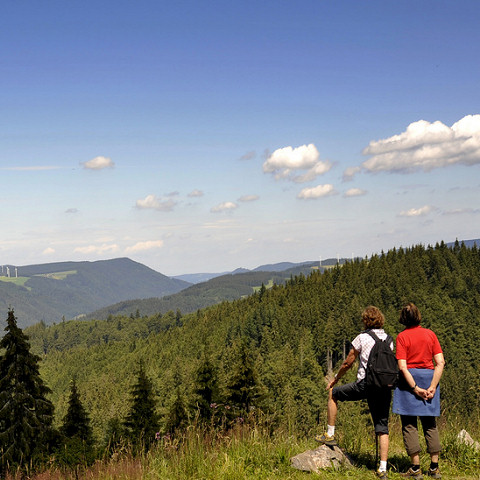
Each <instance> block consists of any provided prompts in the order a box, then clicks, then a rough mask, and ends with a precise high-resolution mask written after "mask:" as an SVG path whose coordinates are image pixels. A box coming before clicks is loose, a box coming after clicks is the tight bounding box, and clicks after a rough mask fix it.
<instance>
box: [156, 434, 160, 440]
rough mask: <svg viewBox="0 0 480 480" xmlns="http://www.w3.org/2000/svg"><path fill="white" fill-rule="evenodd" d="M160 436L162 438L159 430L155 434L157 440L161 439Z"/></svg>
mask: <svg viewBox="0 0 480 480" xmlns="http://www.w3.org/2000/svg"><path fill="white" fill-rule="evenodd" d="M160 438H161V435H160V432H157V433H156V434H155V440H160Z"/></svg>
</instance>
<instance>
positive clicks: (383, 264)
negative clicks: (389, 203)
mask: <svg viewBox="0 0 480 480" xmlns="http://www.w3.org/2000/svg"><path fill="white" fill-rule="evenodd" d="M407 302H414V303H415V304H416V305H417V306H418V307H419V309H420V311H421V313H422V325H423V326H425V327H427V328H431V329H432V330H433V331H434V332H435V333H436V334H437V336H438V339H439V341H440V343H441V345H442V348H443V351H444V354H445V360H446V367H445V371H444V375H443V377H442V381H441V410H442V416H441V419H442V420H441V421H442V424H441V425H442V426H443V427H442V428H443V429H444V430H442V432H443V435H447V434H448V431H447V430H448V428H451V427H448V425H455V426H458V430H460V429H461V428H466V429H467V430H468V429H470V430H471V431H473V432H477V433H478V432H480V427H479V425H480V372H479V369H478V362H477V359H476V355H475V352H476V350H477V346H478V345H479V344H480V251H479V250H478V248H477V247H476V246H473V247H472V248H467V247H466V246H465V245H463V244H459V243H458V242H457V243H456V244H455V245H454V246H452V247H449V246H447V245H445V244H444V243H443V242H442V243H438V244H436V245H435V246H423V245H416V246H412V247H410V248H398V249H392V250H390V251H388V252H386V253H385V252H382V253H381V254H378V255H373V256H371V257H370V258H364V259H355V260H352V261H349V262H346V263H345V264H343V265H337V266H334V267H332V268H329V269H327V270H326V271H325V272H323V273H320V272H319V271H315V270H313V271H312V273H311V274H310V275H308V276H304V275H300V276H296V277H292V278H290V279H289V280H288V281H287V282H286V283H285V284H284V285H275V284H274V285H273V286H271V287H270V286H269V288H266V286H264V285H262V286H261V288H260V289H258V291H257V292H256V293H254V294H252V295H249V296H246V297H244V298H242V299H240V300H235V301H229V302H223V303H221V304H218V305H215V306H211V307H208V308H205V309H202V310H198V311H197V312H195V313H192V314H186V315H184V314H182V313H181V312H180V311H178V310H177V311H168V312H158V313H157V314H155V315H152V316H144V317H142V316H137V317H134V318H132V317H127V316H110V317H109V318H108V319H107V320H104V321H100V320H86V321H73V320H72V321H64V322H61V323H59V324H56V325H52V326H46V325H45V324H44V323H43V322H41V323H37V324H35V325H33V326H32V327H28V328H26V329H25V330H24V331H22V330H21V329H20V328H18V326H17V324H16V318H15V311H14V310H13V311H12V310H10V311H9V312H5V313H4V314H3V313H2V315H5V317H7V328H6V330H5V333H4V336H3V339H2V340H1V343H0V348H1V352H0V354H1V356H0V454H1V457H0V462H1V463H0V466H1V469H2V472H3V473H4V474H5V473H6V472H7V471H21V472H26V473H31V472H33V471H42V470H43V469H46V468H52V465H54V466H55V468H58V469H60V470H61V471H76V472H77V473H78V469H79V468H87V467H88V465H92V464H93V463H94V462H95V461H96V460H97V461H98V460H99V459H101V460H103V461H105V460H106V461H108V460H109V459H111V458H113V457H114V456H115V455H119V454H120V452H125V451H127V450H128V452H130V455H132V458H136V457H138V456H142V455H145V454H146V452H149V451H154V450H155V449H157V448H158V446H159V445H162V446H165V445H171V444H172V443H174V442H175V441H177V440H176V439H180V438H182V435H185V432H188V431H192V429H198V430H197V431H202V432H204V433H205V432H209V435H220V432H221V434H222V435H227V433H226V432H231V431H233V430H235V429H238V428H240V427H241V426H242V425H256V426H259V428H260V427H261V428H262V432H264V434H265V435H267V436H273V437H274V436H275V435H278V434H279V432H282V434H284V435H287V436H288V435H291V436H294V437H295V438H297V439H298V438H303V439H306V440H305V441H308V439H309V438H312V437H313V436H314V434H315V433H319V431H320V430H323V428H324V426H325V422H326V401H327V391H326V389H325V385H326V383H325V377H326V376H327V375H328V374H329V373H331V372H332V371H333V372H335V371H336V370H335V369H337V370H338V366H339V362H340V363H341V362H342V361H343V360H344V358H345V355H346V354H347V353H348V351H349V349H350V341H351V340H352V339H353V338H354V337H355V336H356V335H357V334H358V333H359V332H360V331H361V330H362V324H361V321H360V315H361V312H362V311H363V309H364V308H365V307H366V306H368V305H375V306H377V307H379V308H380V309H381V310H382V312H383V313H384V315H385V319H386V322H385V330H386V331H387V333H389V334H390V335H392V336H393V337H394V338H395V337H396V335H397V334H398V333H399V332H400V331H401V330H402V329H403V327H402V325H400V324H399V322H398V318H399V312H400V310H401V308H402V306H403V305H404V304H405V303H407ZM355 372H356V368H353V369H352V370H351V371H350V372H349V374H348V375H347V377H346V378H345V381H352V380H353V379H354V378H355ZM348 408H350V410H348ZM344 412H348V415H352V416H355V418H357V420H356V421H350V433H349V434H348V435H349V437H348V438H345V442H347V441H348V442H350V443H349V444H348V445H347V447H348V448H349V449H350V451H355V449H356V446H355V445H356V443H355V442H360V441H361V440H360V439H359V437H364V436H365V432H367V431H371V430H372V428H371V424H370V423H369V422H370V418H369V416H368V414H367V411H366V407H365V406H363V407H362V406H360V407H356V406H352V407H346V409H345V410H344ZM346 416H347V415H346V414H344V420H343V421H344V422H347V421H348V418H345V417H346ZM339 417H342V413H340V415H339ZM339 430H340V431H341V430H342V423H341V422H340V424H339ZM205 435H206V433H205ZM313 447H314V445H312V444H310V448H313ZM359 449H360V447H359ZM297 453H298V452H297ZM357 453H360V452H357ZM77 478H78V477H77ZM112 478H113V477H112ZM172 478H173V477H172ZM192 478H193V477H192ZM197 478H200V477H197ZM212 478H213V477H212ZM215 478H217V477H215ZM225 478H227V477H225ZM229 478H237V477H233V476H232V477H229ZM238 478H241V477H238ZM245 478H247V477H245ZM249 478H250V477H249ZM265 478H277V477H273V476H272V477H265ZM278 478H280V477H278ZM285 478H286V477H285ZM289 478H300V477H289ZM302 478H303V477H302ZM328 478H330V477H328ZM331 478H333V477H331ZM358 478H360V477H358ZM458 478H461V477H458ZM469 478H470V477H469ZM472 478H473V477H472Z"/></svg>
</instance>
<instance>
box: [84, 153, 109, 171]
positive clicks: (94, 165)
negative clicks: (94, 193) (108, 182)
mask: <svg viewBox="0 0 480 480" xmlns="http://www.w3.org/2000/svg"><path fill="white" fill-rule="evenodd" d="M81 165H83V168H86V169H88V170H103V169H104V168H113V167H114V166H115V163H114V162H113V161H112V159H111V158H108V157H102V156H99V157H95V158H92V159H91V160H88V162H81Z"/></svg>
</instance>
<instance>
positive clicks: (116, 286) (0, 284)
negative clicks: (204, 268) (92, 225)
mask: <svg viewBox="0 0 480 480" xmlns="http://www.w3.org/2000/svg"><path fill="white" fill-rule="evenodd" d="M10 271H11V273H12V272H13V271H14V269H13V268H11V269H10ZM18 276H19V278H18V279H16V278H11V279H9V280H8V281H5V280H6V279H5V277H3V281H0V308H1V309H2V310H4V311H6V310H7V309H8V308H10V307H12V308H14V310H15V313H16V315H17V316H18V318H19V320H20V323H21V326H25V325H30V324H33V323H36V322H38V321H40V320H43V321H44V322H45V323H47V324H49V323H53V322H59V321H60V320H61V319H62V317H65V318H67V319H69V318H74V317H77V316H79V315H85V314H87V313H89V312H92V311H93V310H97V309H99V308H102V307H105V306H107V305H111V304H113V303H118V302H120V301H123V300H128V299H137V298H149V297H153V296H155V297H162V296H164V295H168V294H172V293H176V292H179V291H180V290H182V289H184V288H186V287H188V286H189V285H190V284H189V283H187V282H184V281H181V280H177V279H171V278H169V277H167V276H165V275H163V274H161V273H158V272H156V271H154V270H152V269H151V268H148V267H146V266H145V265H142V264H140V263H137V262H134V261H132V260H130V259H128V258H118V259H114V260H103V261H97V262H60V263H50V264H44V265H30V266H24V267H18ZM22 284H23V285H22ZM2 317H3V316H2Z"/></svg>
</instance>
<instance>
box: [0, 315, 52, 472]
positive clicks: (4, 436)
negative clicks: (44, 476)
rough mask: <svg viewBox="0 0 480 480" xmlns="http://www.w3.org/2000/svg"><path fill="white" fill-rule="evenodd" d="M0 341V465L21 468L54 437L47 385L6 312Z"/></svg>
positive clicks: (25, 339) (35, 358) (44, 451)
mask: <svg viewBox="0 0 480 480" xmlns="http://www.w3.org/2000/svg"><path fill="white" fill-rule="evenodd" d="M5 331H6V334H5V336H4V337H3V338H2V340H1V341H0V349H1V351H2V355H1V357H0V466H1V469H2V471H5V470H7V469H9V468H13V467H20V468H25V467H26V466H28V465H29V464H30V463H31V462H32V461H35V460H38V459H39V457H41V456H42V455H44V454H47V453H48V452H49V450H50V447H51V446H52V443H53V442H54V441H55V434H54V429H53V428H52V421H53V414H54V407H53V404H52V402H51V401H50V400H48V399H47V395H48V394H49V393H50V389H49V388H48V387H47V386H46V385H45V384H44V383H43V380H42V379H41V377H40V373H39V366H38V362H39V360H40V358H39V357H38V356H36V355H34V354H32V353H31V352H30V344H29V342H28V337H27V336H26V335H25V334H24V333H23V332H22V330H21V329H20V328H19V327H18V326H17V320H16V317H15V315H14V312H13V310H10V311H9V312H8V318H7V326H6V328H5Z"/></svg>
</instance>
